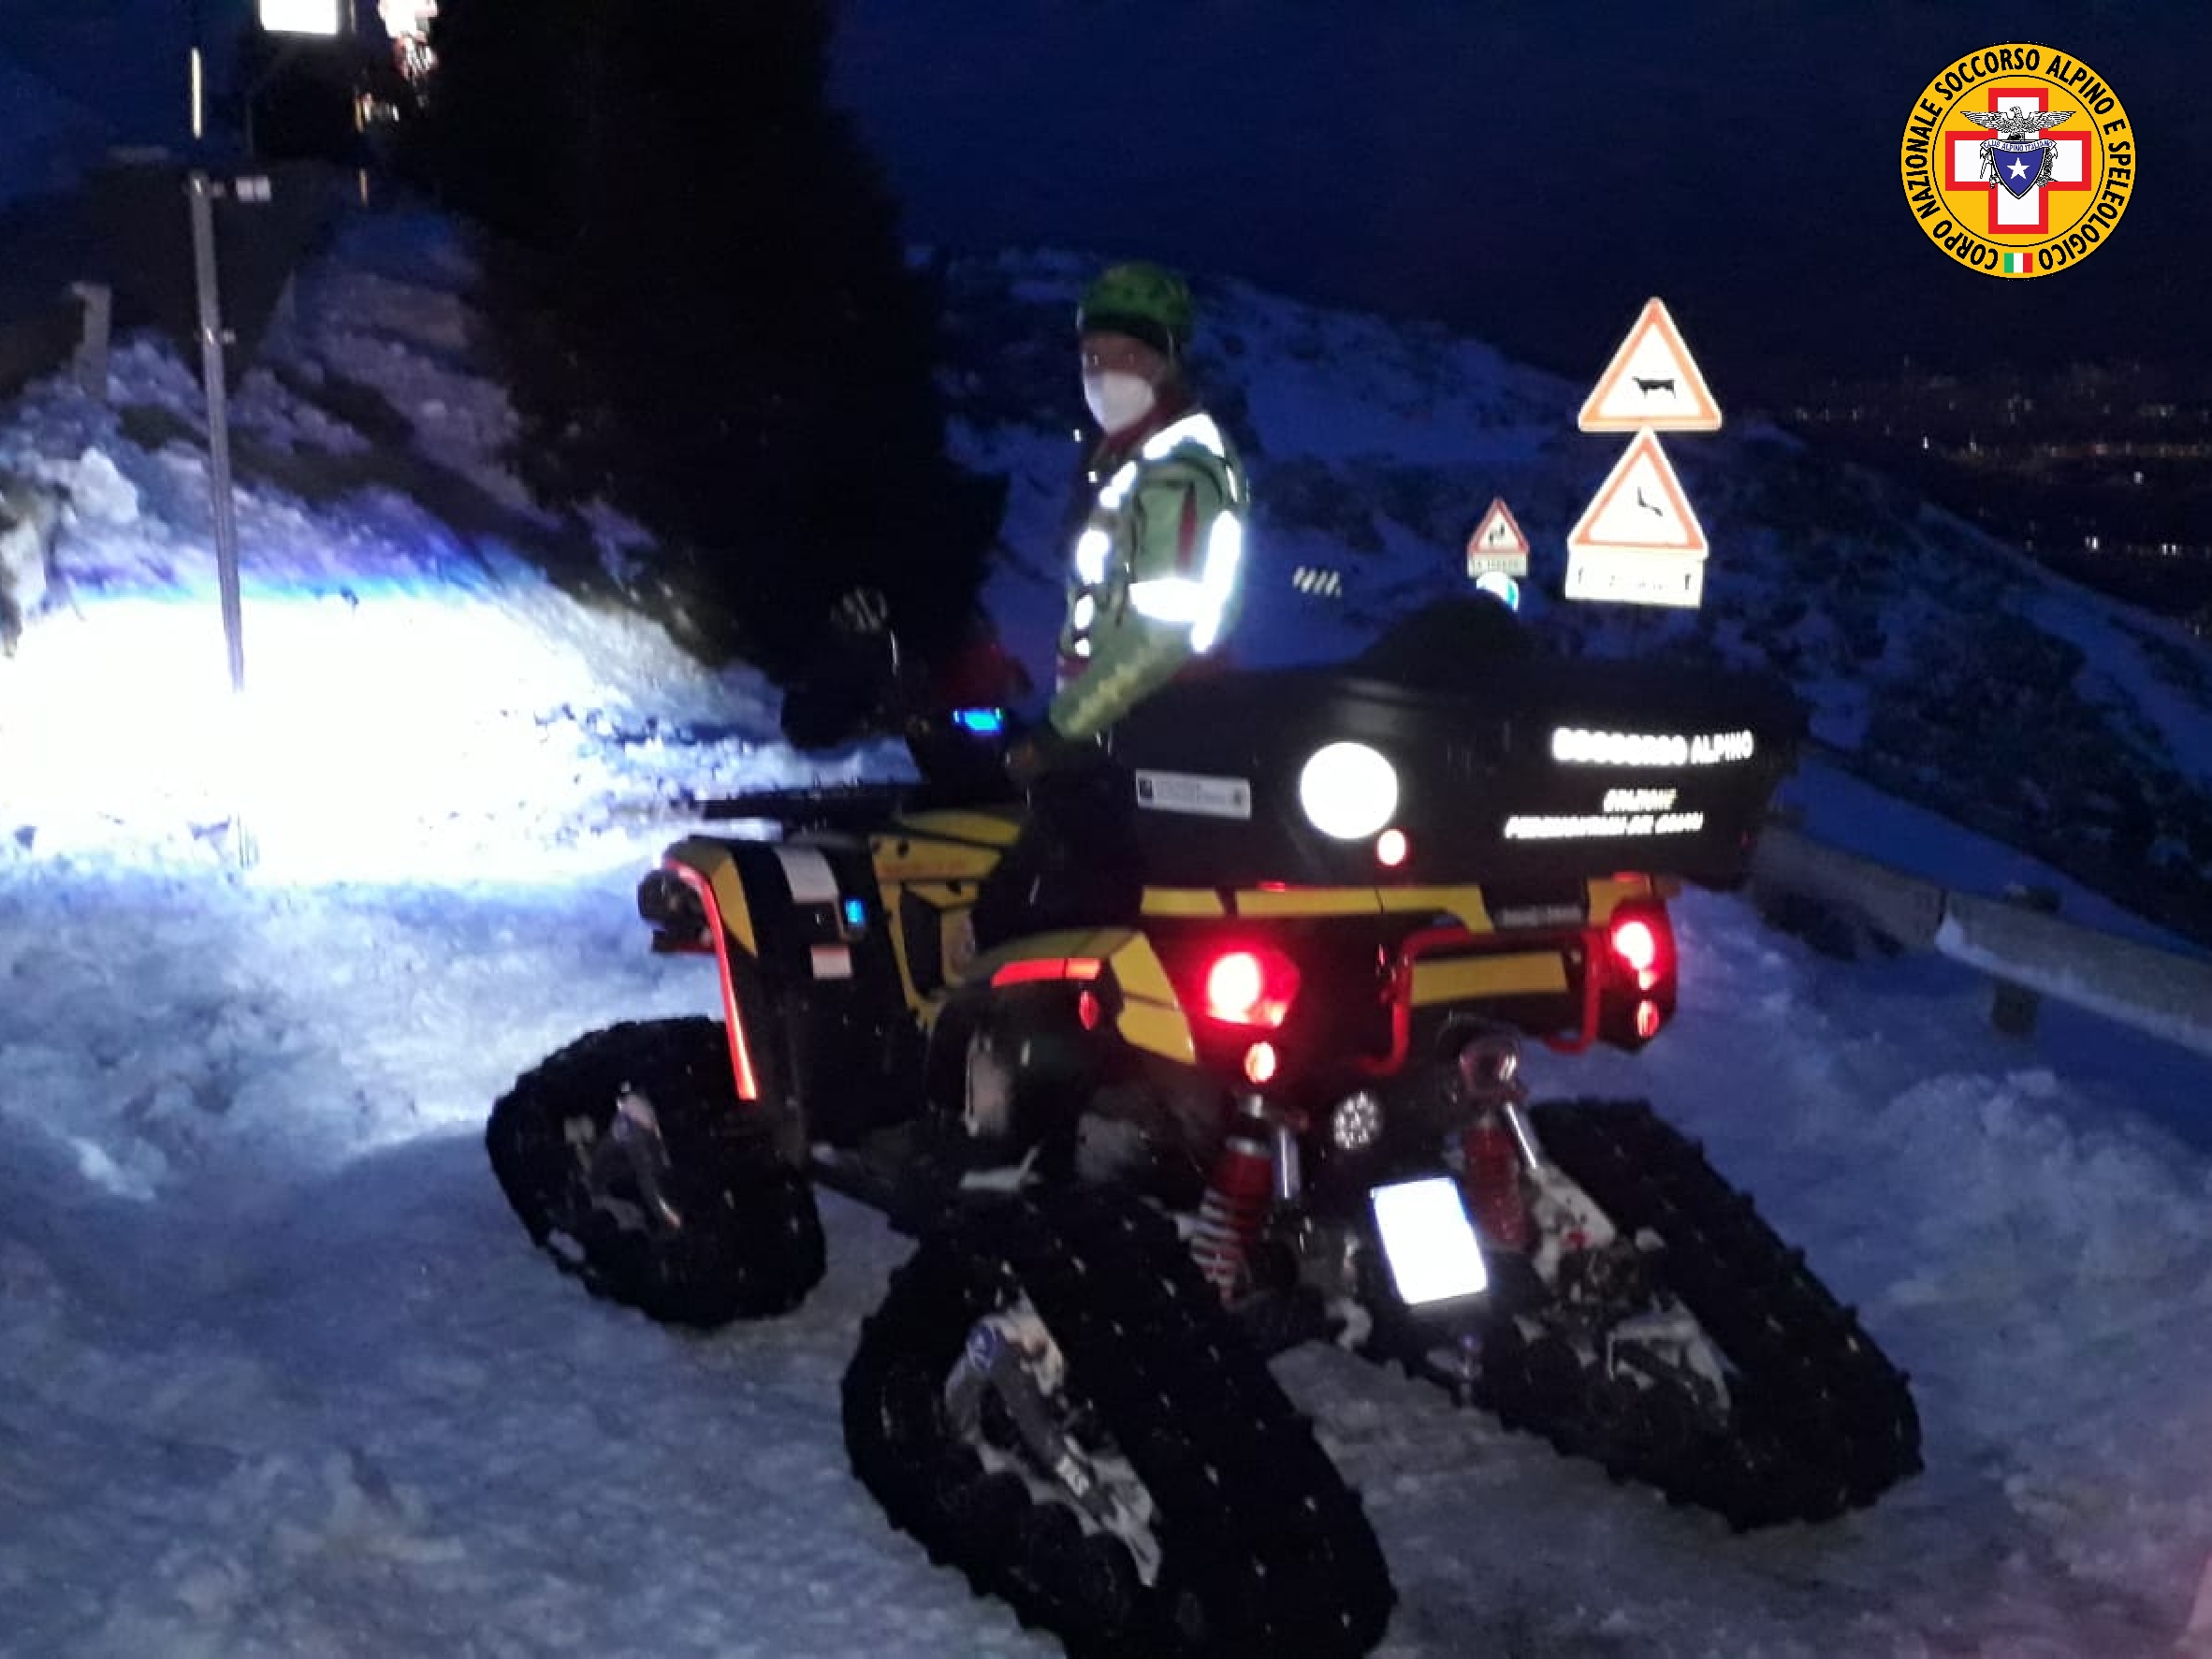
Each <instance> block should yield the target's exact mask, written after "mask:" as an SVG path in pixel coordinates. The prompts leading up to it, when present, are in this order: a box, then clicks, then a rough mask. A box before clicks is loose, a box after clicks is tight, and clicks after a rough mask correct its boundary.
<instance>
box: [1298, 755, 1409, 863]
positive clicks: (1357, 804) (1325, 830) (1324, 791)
mask: <svg viewBox="0 0 2212 1659" xmlns="http://www.w3.org/2000/svg"><path fill="white" fill-rule="evenodd" d="M1298 804H1299V805H1300V806H1301V807H1303V808H1305V815H1306V818H1307V820H1308V821H1309V822H1311V823H1312V824H1313V826H1314V827H1315V828H1316V829H1317V830H1319V831H1320V832H1321V833H1322V834H1323V835H1325V836H1333V837H1335V838H1336V839H1337V840H1339V841H1357V840H1360V839H1362V838H1363V837H1368V836H1372V835H1373V834H1375V831H1377V830H1379V829H1381V828H1382V827H1383V826H1384V825H1385V824H1387V823H1389V822H1390V817H1391V814H1393V813H1395V812H1396V811H1397V810H1398V770H1397V768H1396V767H1394V766H1392V765H1391V764H1390V762H1389V761H1387V760H1385V759H1384V758H1383V757H1382V756H1381V755H1380V754H1378V753H1377V752H1376V751H1375V750H1374V749H1370V748H1368V747H1367V745H1365V744H1364V743H1332V744H1329V745H1328V746H1327V747H1326V748H1322V749H1316V750H1315V751H1314V753H1313V755H1312V757H1311V758H1310V759H1309V760H1308V761H1307V762H1306V764H1305V766H1304V769H1303V770H1302V771H1301V772H1300V773H1299V774H1298Z"/></svg>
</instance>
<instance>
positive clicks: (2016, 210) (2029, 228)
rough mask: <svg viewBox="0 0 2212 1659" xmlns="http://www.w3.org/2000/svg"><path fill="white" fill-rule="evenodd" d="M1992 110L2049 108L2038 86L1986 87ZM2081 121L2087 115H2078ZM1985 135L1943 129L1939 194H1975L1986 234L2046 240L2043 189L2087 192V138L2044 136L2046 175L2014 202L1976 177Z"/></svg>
mask: <svg viewBox="0 0 2212 1659" xmlns="http://www.w3.org/2000/svg"><path fill="white" fill-rule="evenodd" d="M1987 98H1988V105H1989V109H1990V110H1991V111H1992V112H1995V111H1996V110H1999V109H2034V110H2038V111H2040V110H2043V109H2048V108H2049V106H2050V89H2049V88H2048V87H2042V86H1992V87H1991V88H1990V89H1989V91H1988V93H1987ZM2078 119H2081V120H2083V121H2085V122H2086V121H2087V119H2088V117H2087V116H2083V117H2079V118H2078ZM1988 137H1989V135H1988V134H1987V133H1986V132H1985V131H1984V130H1983V129H1982V128H1980V127H1978V126H1969V127H1946V128H1944V129H1943V188H1944V190H1945V191H1947V192H1949V191H1960V190H1979V191H1982V192H1984V193H1985V194H1984V199H1985V200H1986V202H1987V204H1988V215H1989V216H1988V222H1987V226H1986V228H1987V231H1988V234H1989V235H1991V236H2048V235H2050V233H2051V215H2050V208H2049V204H2048V203H2047V201H2046V200H2045V196H2044V192H2045V191H2046V190H2087V189H2088V188H2089V171H2090V168H2089V134H2088V128H2087V127H2086V126H2085V127H2084V128H2083V130H2081V131H2080V132H2058V131H2054V132H2050V133H2046V134H2045V138H2047V140H2048V141H2049V142H2050V143H2051V145H2052V146H2053V149H2052V152H2051V158H2052V162H2051V176H2050V178H2049V179H2048V180H2047V181H2046V182H2044V183H2042V184H2040V185H2037V186H2036V187H2034V188H2033V189H2030V190H2029V191H2028V192H2027V193H2026V194H2025V195H2024V196H2020V197H2018V198H2017V199H2016V198H2015V197H2014V196H2012V195H2010V194H2009V193H2008V192H2006V191H2005V190H2004V189H2003V188H2002V187H2001V186H2000V185H1998V184H1996V183H1994V182H1991V181H1989V180H1987V179H1985V178H1983V177H1982V141H1983V140H1984V139H1985V138H1988Z"/></svg>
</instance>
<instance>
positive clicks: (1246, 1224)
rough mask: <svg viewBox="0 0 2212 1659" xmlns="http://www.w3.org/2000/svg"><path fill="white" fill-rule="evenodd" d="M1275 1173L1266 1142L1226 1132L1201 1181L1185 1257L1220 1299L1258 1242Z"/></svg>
mask: <svg viewBox="0 0 2212 1659" xmlns="http://www.w3.org/2000/svg"><path fill="white" fill-rule="evenodd" d="M1274 1171H1275V1164H1274V1157H1273V1155H1272V1154H1271V1153H1270V1151H1269V1150H1268V1145H1267V1142H1263V1141H1256V1140H1253V1139H1251V1138H1250V1137H1249V1136H1247V1135H1244V1134H1237V1133H1231V1134H1230V1136H1229V1137H1228V1138H1227V1139H1225V1140H1224V1141H1223V1142H1221V1151H1220V1153H1219V1154H1218V1155H1217V1156H1216V1157H1215V1159H1214V1174H1213V1178H1212V1179H1211V1180H1210V1181H1208V1182H1207V1183H1206V1196H1205V1198H1204V1200H1203V1201H1201V1203H1200V1204H1199V1215H1198V1226H1197V1227H1196V1228H1195V1229H1194V1230H1192V1233H1191V1238H1190V1253H1191V1255H1192V1256H1194V1257H1196V1258H1197V1259H1198V1264H1199V1271H1200V1272H1201V1273H1204V1274H1205V1275H1206V1277H1207V1278H1209V1279H1211V1280H1213V1282H1214V1286H1215V1288H1216V1289H1218V1290H1219V1291H1220V1292H1221V1294H1222V1295H1223V1296H1227V1295H1228V1294H1229V1293H1230V1291H1231V1290H1233V1289H1235V1288H1236V1282H1237V1275H1238V1274H1239V1273H1242V1272H1243V1271H1244V1263H1245V1261H1246V1259H1248V1258H1249V1256H1250V1254H1251V1250H1252V1247H1253V1245H1255V1244H1258V1243H1259V1230H1260V1229H1261V1228H1262V1227H1263V1226H1265V1225H1266V1222H1267V1209H1268V1203H1269V1201H1270V1200H1271V1199H1272V1198H1273V1196H1274Z"/></svg>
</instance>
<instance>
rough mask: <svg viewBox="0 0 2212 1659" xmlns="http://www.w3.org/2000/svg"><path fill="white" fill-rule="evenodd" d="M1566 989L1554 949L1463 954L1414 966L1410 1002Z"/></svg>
mask: <svg viewBox="0 0 2212 1659" xmlns="http://www.w3.org/2000/svg"><path fill="white" fill-rule="evenodd" d="M1566 988H1567V975H1566V965H1565V964H1564V963H1563V962H1562V961H1560V959H1559V953H1557V952H1555V951H1523V952H1517V953H1514V954H1512V955H1510V956H1463V957H1458V958H1455V959H1449V960H1444V961H1436V960H1430V961H1421V962H1416V963H1415V964H1414V965H1413V1005H1414V1007H1416V1008H1425V1007H1428V1006H1430V1005H1431V1004H1433V1003H1438V1002H1472V1001H1475V1000H1477V999H1478V998H1481V997H1525V996H1531V995H1541V994H1544V993H1546V992H1564V990H1565V989H1566Z"/></svg>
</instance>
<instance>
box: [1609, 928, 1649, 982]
mask: <svg viewBox="0 0 2212 1659" xmlns="http://www.w3.org/2000/svg"><path fill="white" fill-rule="evenodd" d="M1613 954H1614V956H1615V957H1617V958H1618V959H1619V960H1620V963H1621V966H1622V967H1623V968H1628V969H1629V970H1630V971H1632V972H1635V973H1648V972H1650V971H1651V970H1652V968H1656V967H1658V966H1659V936H1658V934H1657V933H1655V932H1654V931H1652V924H1650V923H1649V922H1647V921H1645V920H1644V919H1643V918H1642V917H1641V916H1628V917H1623V919H1622V920H1620V921H1618V922H1615V923H1614V924H1613Z"/></svg>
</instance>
